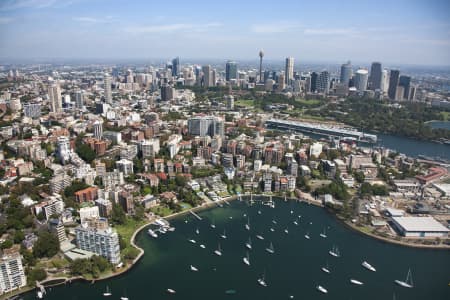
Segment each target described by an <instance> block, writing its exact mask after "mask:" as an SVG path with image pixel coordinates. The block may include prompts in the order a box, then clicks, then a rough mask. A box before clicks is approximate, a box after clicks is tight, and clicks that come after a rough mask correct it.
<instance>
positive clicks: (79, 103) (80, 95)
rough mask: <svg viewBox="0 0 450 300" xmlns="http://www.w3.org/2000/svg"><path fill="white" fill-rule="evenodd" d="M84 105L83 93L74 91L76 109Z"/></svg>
mask: <svg viewBox="0 0 450 300" xmlns="http://www.w3.org/2000/svg"><path fill="white" fill-rule="evenodd" d="M83 105H84V95H83V92H82V91H76V92H75V107H76V108H78V109H81V108H83Z"/></svg>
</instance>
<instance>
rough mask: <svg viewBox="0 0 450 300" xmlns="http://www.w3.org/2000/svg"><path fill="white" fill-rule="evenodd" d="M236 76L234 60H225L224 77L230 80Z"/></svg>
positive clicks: (236, 70)
mask: <svg viewBox="0 0 450 300" xmlns="http://www.w3.org/2000/svg"><path fill="white" fill-rule="evenodd" d="M237 78H238V69H237V63H236V62H235V61H227V64H226V66H225V79H226V81H230V80H231V79H237Z"/></svg>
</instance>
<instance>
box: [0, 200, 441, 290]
mask: <svg viewBox="0 0 450 300" xmlns="http://www.w3.org/2000/svg"><path fill="white" fill-rule="evenodd" d="M252 196H255V197H268V198H271V199H272V198H278V200H279V201H283V200H282V196H274V195H264V194H254V195H252ZM243 197H245V198H248V197H251V195H248V194H245V195H239V196H238V195H233V196H230V197H227V198H223V199H221V200H218V201H214V202H206V203H203V204H202V205H200V206H196V207H193V208H190V209H187V210H184V211H180V212H176V213H173V214H170V215H168V216H165V217H162V218H163V219H166V220H170V219H173V218H175V217H178V216H182V215H185V214H189V213H190V212H191V211H193V212H197V211H203V210H205V209H209V208H214V207H219V206H218V203H220V204H222V203H225V204H226V205H228V204H227V201H235V200H237V199H242V198H243ZM286 200H287V201H296V202H304V203H305V204H309V205H314V206H317V207H321V208H324V209H325V210H326V211H327V212H328V213H330V214H331V215H332V216H333V217H334V218H335V219H336V220H337V221H338V223H340V224H342V225H343V226H345V227H347V228H348V229H351V230H353V231H354V232H356V233H358V234H361V235H364V236H367V237H369V238H374V239H377V240H379V241H381V242H384V243H390V244H394V245H398V246H404V247H409V248H418V249H432V250H449V249H450V246H446V245H442V246H436V245H423V244H410V243H407V242H404V241H397V240H393V239H390V238H385V237H381V236H378V235H376V234H373V233H370V232H365V231H362V230H359V228H358V227H357V226H356V225H353V224H351V223H348V222H347V221H345V220H342V219H340V218H339V217H338V216H337V215H336V214H334V213H333V212H332V211H330V210H328V209H326V207H324V206H323V205H322V204H321V203H319V202H317V201H309V200H307V199H301V198H299V197H286ZM153 222H154V219H152V220H149V221H148V222H146V223H145V224H143V225H141V226H140V227H138V228H137V229H136V230H135V231H134V232H133V235H132V236H131V238H130V244H131V245H132V246H133V247H135V248H136V249H138V250H139V254H138V255H137V256H136V257H135V258H134V259H133V261H132V262H131V263H130V264H127V265H126V266H125V267H123V268H122V269H121V270H120V271H118V272H114V273H111V274H108V275H105V276H104V277H99V278H96V279H92V280H90V279H86V278H84V277H82V276H75V277H69V278H66V277H58V278H48V279H45V280H43V281H41V282H39V285H38V286H44V287H45V284H46V283H48V282H52V281H56V280H61V282H60V283H55V284H52V285H51V286H47V287H53V286H59V285H62V284H64V285H65V284H67V283H72V282H73V281H80V280H81V281H86V282H91V283H92V284H93V283H95V282H96V281H103V280H106V279H110V278H113V277H118V276H122V275H124V274H125V273H127V272H128V271H130V270H131V269H132V268H133V267H134V266H135V265H136V263H138V262H139V260H140V259H141V258H142V256H143V255H144V254H145V251H144V249H142V248H141V247H139V246H138V245H137V244H136V243H135V239H136V236H137V235H138V234H139V233H140V232H141V231H142V230H143V229H144V228H146V227H148V226H149V225H151V224H152V223H153ZM38 286H35V287H25V288H24V290H20V292H19V293H14V291H13V292H12V293H11V294H9V295H8V296H9V297H14V296H19V295H21V294H25V293H28V292H31V291H33V290H36V289H37V288H38ZM17 291H19V290H16V292H17ZM8 296H7V295H2V296H0V299H9V297H8Z"/></svg>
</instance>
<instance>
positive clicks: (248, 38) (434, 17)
mask: <svg viewBox="0 0 450 300" xmlns="http://www.w3.org/2000/svg"><path fill="white" fill-rule="evenodd" d="M268 4H269V2H262V3H261V4H260V5H259V6H258V7H257V8H255V6H254V5H253V4H251V3H249V4H247V3H237V2H235V1H230V3H228V4H227V5H226V6H219V5H218V4H214V3H210V4H209V5H208V6H206V5H205V4H204V3H189V4H185V3H182V2H180V3H174V5H173V6H171V7H170V9H167V7H165V6H164V4H162V3H146V2H145V1H134V2H133V3H132V4H131V5H130V4H128V3H125V2H121V1H104V0H95V1H86V0H75V1H54V0H7V1H2V3H1V4H0V36H1V37H2V40H3V41H4V42H3V43H2V44H1V45H0V59H2V60H7V59H15V60H20V59H25V58H53V59H64V58H65V59H94V58H99V59H105V60H108V59H117V58H123V59H138V58H139V59H141V58H157V57H172V58H173V57H176V56H180V57H189V58H191V59H197V58H202V59H217V58H221V57H222V58H224V59H232V60H247V59H254V60H255V61H256V60H257V59H258V51H259V49H264V51H265V53H266V56H265V58H264V60H266V58H267V60H268V61H270V60H282V59H284V58H285V57H293V58H294V59H295V62H296V64H297V62H298V63H299V64H302V62H311V61H317V62H325V61H328V62H330V61H335V62H336V63H343V62H345V61H347V60H349V59H350V60H352V61H356V62H358V61H365V62H370V61H381V62H383V63H386V64H416V65H450V21H449V18H448V11H450V10H449V8H450V4H449V3H447V2H446V1H437V0H436V1H431V2H427V3H422V2H419V1H396V2H395V3H390V2H389V1H381V2H377V3H372V2H369V1H363V2H355V1H348V2H345V3H334V2H333V1H325V2H323V3H322V4H321V6H320V8H318V7H316V6H315V5H314V4H313V3H308V2H303V1H302V2H300V3H297V2H296V1H288V2H287V3H283V5H284V6H283V7H280V8H279V9H275V10H274V9H273V8H271V6H270V5H268ZM356 4H357V5H356ZM288 8H289V9H288Z"/></svg>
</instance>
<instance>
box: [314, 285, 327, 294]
mask: <svg viewBox="0 0 450 300" xmlns="http://www.w3.org/2000/svg"><path fill="white" fill-rule="evenodd" d="M316 289H317V290H318V291H319V292H321V293H324V294H327V293H328V291H327V289H326V288H324V287H323V286H321V285H318V286H316Z"/></svg>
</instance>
